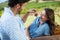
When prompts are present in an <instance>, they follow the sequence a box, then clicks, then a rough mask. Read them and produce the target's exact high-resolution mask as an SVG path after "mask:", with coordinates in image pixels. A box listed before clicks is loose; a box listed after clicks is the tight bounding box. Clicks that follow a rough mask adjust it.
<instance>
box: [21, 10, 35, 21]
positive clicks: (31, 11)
mask: <svg viewBox="0 0 60 40" xmlns="http://www.w3.org/2000/svg"><path fill="white" fill-rule="evenodd" d="M30 13H34V14H35V13H36V10H35V9H32V10H29V11H28V12H27V13H26V14H25V15H24V16H23V17H22V20H23V21H24V22H26V20H27V18H28V16H29V14H30Z"/></svg>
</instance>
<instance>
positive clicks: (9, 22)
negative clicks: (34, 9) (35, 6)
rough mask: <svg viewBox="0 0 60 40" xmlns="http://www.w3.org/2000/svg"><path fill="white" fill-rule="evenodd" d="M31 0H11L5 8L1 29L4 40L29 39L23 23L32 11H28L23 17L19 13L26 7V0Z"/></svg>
mask: <svg viewBox="0 0 60 40" xmlns="http://www.w3.org/2000/svg"><path fill="white" fill-rule="evenodd" d="M28 1H29V0H9V1H8V6H9V7H7V8H5V10H4V13H3V15H2V16H1V19H0V21H1V25H2V26H0V27H1V29H0V30H1V31H0V32H2V37H1V38H2V40H28V38H27V37H26V34H25V31H24V26H23V23H24V22H26V19H27V17H28V15H29V14H30V11H28V12H27V13H26V14H25V15H24V16H23V17H22V18H20V17H19V15H18V14H19V13H20V12H21V10H22V9H24V7H25V5H26V2H28Z"/></svg>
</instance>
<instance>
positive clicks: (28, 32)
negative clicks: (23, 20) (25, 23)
mask: <svg viewBox="0 0 60 40" xmlns="http://www.w3.org/2000/svg"><path fill="white" fill-rule="evenodd" d="M29 27H30V26H29ZM29 27H27V28H26V35H27V37H28V39H31V37H30V31H29Z"/></svg>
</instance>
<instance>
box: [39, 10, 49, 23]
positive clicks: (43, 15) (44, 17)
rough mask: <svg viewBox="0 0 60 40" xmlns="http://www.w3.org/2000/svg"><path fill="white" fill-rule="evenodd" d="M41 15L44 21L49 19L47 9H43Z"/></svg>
mask: <svg viewBox="0 0 60 40" xmlns="http://www.w3.org/2000/svg"><path fill="white" fill-rule="evenodd" d="M40 17H41V20H42V21H44V22H45V21H47V20H48V17H47V15H46V11H45V10H43V11H42V12H41V15H40Z"/></svg>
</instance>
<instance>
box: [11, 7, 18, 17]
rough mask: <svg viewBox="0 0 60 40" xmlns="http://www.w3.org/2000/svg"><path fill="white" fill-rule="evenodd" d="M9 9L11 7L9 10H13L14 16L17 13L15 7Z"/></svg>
mask: <svg viewBox="0 0 60 40" xmlns="http://www.w3.org/2000/svg"><path fill="white" fill-rule="evenodd" d="M10 9H11V11H12V12H13V14H14V16H16V14H17V11H16V9H15V8H10Z"/></svg>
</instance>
